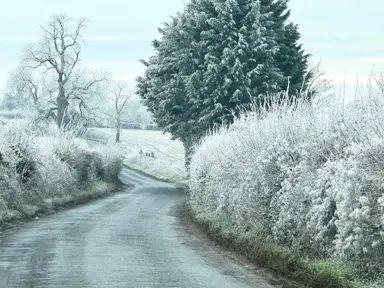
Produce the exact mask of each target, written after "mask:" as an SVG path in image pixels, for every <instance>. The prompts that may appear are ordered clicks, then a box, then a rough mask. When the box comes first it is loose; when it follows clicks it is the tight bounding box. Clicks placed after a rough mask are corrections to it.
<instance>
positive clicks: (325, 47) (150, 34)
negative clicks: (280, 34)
mask: <svg viewBox="0 0 384 288" xmlns="http://www.w3.org/2000/svg"><path fill="white" fill-rule="evenodd" d="M183 2H184V1H183V0H135V1H132V0H108V1H106V0H102V1H101V0H81V1H80V0H77V1H75V0H65V1H63V0H60V1H59V0H33V1H31V0H11V1H6V2H5V3H3V4H2V7H1V10H0V89H2V88H3V87H4V84H5V81H6V77H7V72H8V71H9V70H10V69H12V68H14V67H15V66H16V65H17V61H18V57H19V56H20V53H21V49H22V47H23V46H24V45H25V44H27V43H28V42H30V41H32V40H38V39H39V37H40V35H41V30H40V28H39V26H40V25H44V24H45V23H46V22H47V21H48V20H49V19H50V17H51V15H52V14H53V13H59V12H66V13H67V14H69V15H70V16H73V17H79V16H86V17H87V18H89V19H90V20H91V23H89V26H88V28H87V29H86V30H84V35H85V36H86V38H87V46H86V48H85V50H84V53H83V59H84V61H83V62H84V63H86V64H88V65H90V66H92V67H101V68H106V69H109V70H110V71H111V72H112V73H113V74H114V75H115V76H116V77H118V78H122V79H130V80H132V81H133V80H134V79H135V78H136V77H137V76H138V75H141V74H142V73H143V71H144V68H143V67H142V65H141V64H140V63H139V62H138V61H137V60H138V59H140V58H145V59H147V58H148V57H149V56H150V55H151V53H152V49H151V46H150V43H151V40H153V39H154V38H155V37H156V36H157V27H158V26H159V25H160V24H161V23H162V22H163V21H168V20H169V16H170V15H173V14H175V12H176V11H178V10H180V9H181V8H182V7H183ZM290 3H291V4H290V6H291V10H292V17H291V20H293V21H294V22H295V23H298V24H299V25H300V32H301V33H302V35H303V38H302V42H303V43H304V47H305V49H306V51H307V52H308V53H311V54H313V55H314V58H315V59H316V60H319V59H322V63H323V65H322V67H323V68H324V69H326V70H327V72H328V76H329V77H330V78H332V79H335V80H336V81H342V80H343V78H344V71H345V73H346V80H347V83H350V84H352V85H353V84H354V83H355V82H356V75H357V74H358V75H359V76H360V78H364V77H365V78H366V77H367V76H368V75H369V72H370V70H371V67H372V65H373V64H376V65H377V66H378V67H383V68H384V45H383V44H384V37H383V36H384V32H382V27H384V18H383V17H382V11H383V10H384V1H382V0H369V1H367V2H364V1H363V2H362V1H357V0H291V1H290Z"/></svg>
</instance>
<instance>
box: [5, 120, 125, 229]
mask: <svg viewBox="0 0 384 288" xmlns="http://www.w3.org/2000/svg"><path fill="white" fill-rule="evenodd" d="M28 123H29V122H28V120H13V121H10V122H9V123H7V124H5V125H2V126H0V226H1V224H2V223H3V222H4V221H8V220H13V219H14V218H22V217H24V216H31V215H34V213H35V212H37V211H42V210H47V209H48V210H49V209H51V208H54V207H52V206H60V203H61V204H65V203H66V202H71V201H72V202H77V201H78V200H79V199H78V198H92V195H86V194H87V193H88V194H92V193H94V194H97V193H102V192H101V191H102V190H106V187H107V186H106V184H107V183H114V182H116V179H117V175H118V173H119V172H120V169H121V167H122V161H121V155H120V152H119V149H118V147H117V146H116V145H110V146H109V147H108V148H103V147H101V148H98V149H96V150H91V149H90V148H89V147H88V145H87V143H86V142H85V141H84V140H80V139H79V138H77V137H76V136H77V131H76V130H74V131H69V132H59V130H57V128H56V129H54V130H53V131H52V129H50V131H46V132H45V133H41V132H40V130H37V129H36V127H32V126H31V125H29V124H28ZM80 194H81V195H80Z"/></svg>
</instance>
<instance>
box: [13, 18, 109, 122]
mask: <svg viewBox="0 0 384 288" xmlns="http://www.w3.org/2000/svg"><path fill="white" fill-rule="evenodd" d="M86 22H87V21H86V20H85V19H84V18H81V19H79V20H78V21H75V20H74V19H72V18H70V17H68V16H67V15H66V14H55V15H53V17H52V19H51V21H50V22H49V23H48V24H47V26H46V27H41V29H42V31H43V37H42V40H41V42H40V43H37V44H31V45H29V46H28V47H27V49H26V50H25V53H24V55H23V57H22V59H21V67H22V69H23V71H24V73H23V74H24V75H30V74H31V73H37V72H40V74H39V75H43V76H44V77H47V76H48V77H50V78H51V79H54V80H55V82H56V84H55V85H54V87H52V88H50V89H49V90H47V93H48V94H49V96H50V97H49V98H50V99H49V100H48V101H47V103H45V104H47V111H46V112H47V113H46V115H49V116H52V117H53V118H54V120H55V121H56V124H57V126H58V127H59V128H61V127H62V124H63V122H64V120H65V117H66V115H67V114H68V112H69V111H68V109H69V108H71V107H74V106H76V107H77V109H78V111H79V113H81V114H82V113H83V110H84V109H87V108H88V106H87V101H88V100H89V97H91V96H92V95H91V94H92V93H94V92H95V91H94V89H95V88H96V86H97V84H98V83H100V82H102V81H105V80H106V76H105V75H104V73H102V72H99V73H94V74H92V75H90V74H89V73H88V72H87V71H85V70H84V68H82V67H81V66H80V65H79V63H80V53H81V50H82V46H83V43H84V41H83V38H82V30H83V28H85V27H86ZM22 81H23V83H25V84H26V86H27V87H29V89H30V90H31V92H30V95H31V97H34V99H38V94H37V93H38V92H37V91H38V90H37V86H36V87H34V85H33V84H34V82H33V78H32V77H29V78H26V79H23V80H22Z"/></svg>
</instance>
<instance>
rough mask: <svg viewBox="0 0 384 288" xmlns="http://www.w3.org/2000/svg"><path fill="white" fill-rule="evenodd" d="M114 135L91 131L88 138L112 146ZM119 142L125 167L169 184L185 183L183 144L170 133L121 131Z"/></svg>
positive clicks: (101, 131) (95, 130)
mask: <svg viewBox="0 0 384 288" xmlns="http://www.w3.org/2000/svg"><path fill="white" fill-rule="evenodd" d="M115 134H116V132H115V130H114V129H107V128H91V129H89V130H88V131H87V134H86V135H87V137H91V138H96V139H103V140H104V141H106V142H108V143H113V142H114V141H115ZM120 139H121V143H119V145H120V147H121V149H122V150H121V153H122V154H123V158H124V164H126V165H127V166H129V167H130V168H133V169H136V170H139V171H141V172H144V173H146V174H148V175H151V176H154V177H156V178H160V179H162V180H166V181H171V182H181V181H185V180H186V172H185V168H184V147H183V144H182V143H181V142H180V141H178V140H175V141H172V140H171V136H170V134H168V133H165V134H163V133H162V132H161V131H148V130H128V129H122V130H121V136H120ZM140 150H141V151H142V152H143V153H142V154H140ZM152 152H153V157H152Z"/></svg>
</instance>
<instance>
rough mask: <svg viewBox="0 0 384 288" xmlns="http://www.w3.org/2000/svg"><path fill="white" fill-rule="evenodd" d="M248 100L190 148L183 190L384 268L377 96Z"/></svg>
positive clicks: (381, 119) (288, 238)
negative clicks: (245, 108)
mask: <svg viewBox="0 0 384 288" xmlns="http://www.w3.org/2000/svg"><path fill="white" fill-rule="evenodd" d="M294 104H295V105H293V106H290V105H285V104H284V103H283V104H282V105H274V106H272V107H269V109H261V111H260V110H257V109H255V110H254V111H253V112H249V113H245V114H243V115H241V116H240V117H239V118H238V119H236V120H235V122H234V124H233V125H231V126H230V127H228V128H222V129H218V130H216V131H213V132H212V133H210V134H209V135H208V136H207V137H205V138H204V139H203V140H202V141H201V143H200V145H198V146H197V147H196V148H195V153H194V155H193V157H192V161H191V166H190V189H191V198H192V199H193V201H195V202H196V203H199V204H200V205H204V206H205V207H209V208H211V209H213V210H215V211H217V213H223V214H225V215H229V216H231V217H232V218H233V219H235V220H236V221H237V223H238V224H239V225H240V226H242V227H257V228H258V229H260V228H261V229H263V230H264V231H265V232H266V233H267V234H268V237H269V238H270V239H269V240H270V241H274V242H276V243H278V244H283V245H286V246H289V247H294V248H297V249H300V250H301V251H303V252H306V253H308V254H311V255H314V256H326V255H327V256H331V255H332V256H339V257H344V258H347V259H351V260H354V261H356V262H358V263H361V264H364V265H365V267H366V268H367V270H372V271H373V270H375V271H376V272H377V271H380V272H384V268H383V267H384V184H383V183H384V169H383V167H384V126H383V125H382V123H384V113H382V111H384V110H383V109H382V108H384V100H383V97H382V95H375V94H374V93H373V92H372V91H371V94H370V95H369V97H366V98H364V97H362V98H361V99H359V100H356V101H354V102H352V103H350V104H348V105H347V106H344V105H343V103H339V102H337V101H333V102H332V101H328V103H326V104H321V105H320V104H316V103H312V104H311V105H309V104H308V103H305V102H304V101H301V102H300V101H299V102H298V103H294Z"/></svg>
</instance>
